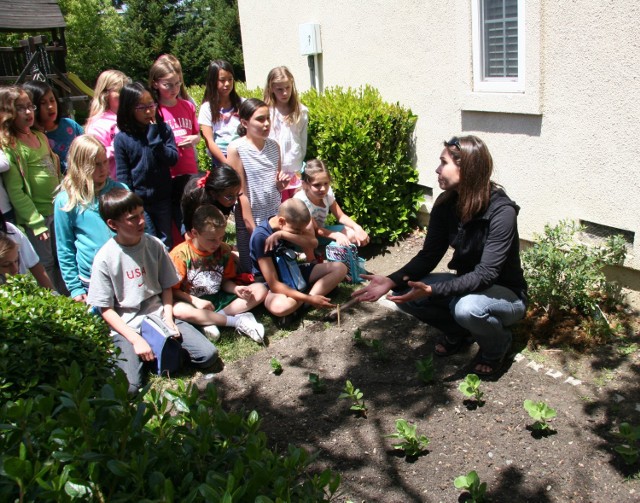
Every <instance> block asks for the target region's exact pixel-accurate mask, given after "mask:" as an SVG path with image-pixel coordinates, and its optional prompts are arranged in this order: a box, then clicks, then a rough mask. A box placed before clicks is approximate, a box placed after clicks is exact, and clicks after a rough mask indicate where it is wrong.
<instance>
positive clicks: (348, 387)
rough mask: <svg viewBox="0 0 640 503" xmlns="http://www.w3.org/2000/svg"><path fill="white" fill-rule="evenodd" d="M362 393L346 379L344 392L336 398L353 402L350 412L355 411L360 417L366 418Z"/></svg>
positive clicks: (365, 407)
mask: <svg viewBox="0 0 640 503" xmlns="http://www.w3.org/2000/svg"><path fill="white" fill-rule="evenodd" d="M363 397H364V393H362V391H360V390H359V389H358V388H356V387H355V386H354V385H353V384H352V383H351V381H349V380H348V379H347V382H346V383H345V385H344V390H343V391H342V393H340V395H339V396H338V398H348V399H349V400H351V401H352V402H353V405H351V408H350V410H353V411H355V412H356V413H358V414H360V415H361V416H362V417H367V406H366V405H365V403H364V398H363Z"/></svg>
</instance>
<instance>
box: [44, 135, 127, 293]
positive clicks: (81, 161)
mask: <svg viewBox="0 0 640 503" xmlns="http://www.w3.org/2000/svg"><path fill="white" fill-rule="evenodd" d="M114 188H126V186H125V185H124V184H122V183H118V182H115V181H113V180H112V179H111V178H109V164H108V161H107V153H106V150H105V148H104V146H103V145H102V143H100V141H98V139H97V138H95V137H94V136H91V135H86V134H85V135H82V136H78V137H77V138H76V139H75V140H74V141H73V143H72V144H71V148H70V149H69V158H68V165H67V175H66V176H65V178H64V180H63V181H62V183H61V184H60V187H59V193H58V195H57V196H56V198H55V201H54V215H55V218H54V221H55V228H56V234H57V236H58V241H57V247H58V261H59V263H60V270H61V272H62V277H63V279H64V282H65V284H66V285H67V288H68V290H69V292H70V294H71V297H73V299H74V300H77V301H84V300H85V299H86V296H87V289H88V286H89V280H90V278H91V266H92V264H93V259H94V257H95V255H96V253H97V252H98V250H99V249H100V248H101V247H102V245H103V244H104V243H106V242H107V241H108V240H109V238H111V236H112V235H113V233H112V232H111V230H110V229H109V227H107V224H106V223H105V222H104V221H103V220H102V218H101V217H100V214H99V213H98V199H99V197H100V196H101V195H103V194H106V193H107V192H109V191H111V190H112V189H114Z"/></svg>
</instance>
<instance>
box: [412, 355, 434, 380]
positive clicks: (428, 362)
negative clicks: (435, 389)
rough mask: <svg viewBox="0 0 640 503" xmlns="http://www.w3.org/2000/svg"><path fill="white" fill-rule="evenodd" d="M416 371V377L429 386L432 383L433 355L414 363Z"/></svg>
mask: <svg viewBox="0 0 640 503" xmlns="http://www.w3.org/2000/svg"><path fill="white" fill-rule="evenodd" d="M416 369H417V370H418V377H419V378H420V380H421V381H422V382H423V383H425V384H429V383H430V382H433V374H434V370H433V355H429V356H428V357H427V358H425V359H423V360H418V361H416Z"/></svg>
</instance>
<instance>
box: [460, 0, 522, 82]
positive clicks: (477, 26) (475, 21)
mask: <svg viewBox="0 0 640 503" xmlns="http://www.w3.org/2000/svg"><path fill="white" fill-rule="evenodd" d="M517 2H518V77H516V78H514V77H503V78H499V77H498V78H496V77H492V78H490V79H484V59H485V58H484V44H483V36H484V27H483V14H482V13H483V12H484V10H483V5H484V0H472V2H471V31H472V44H471V45H472V51H473V90H474V92H489V93H524V92H525V70H526V67H525V57H526V53H525V38H526V36H525V34H526V31H525V6H524V4H525V0H517Z"/></svg>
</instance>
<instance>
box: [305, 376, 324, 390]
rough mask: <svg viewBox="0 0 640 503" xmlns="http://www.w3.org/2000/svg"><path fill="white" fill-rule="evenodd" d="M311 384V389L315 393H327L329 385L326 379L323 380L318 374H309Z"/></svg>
mask: <svg viewBox="0 0 640 503" xmlns="http://www.w3.org/2000/svg"><path fill="white" fill-rule="evenodd" d="M309 382H310V383H311V389H312V390H313V392H314V393H324V392H325V391H327V383H326V382H324V379H321V378H320V376H319V375H318V374H314V373H311V374H309Z"/></svg>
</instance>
